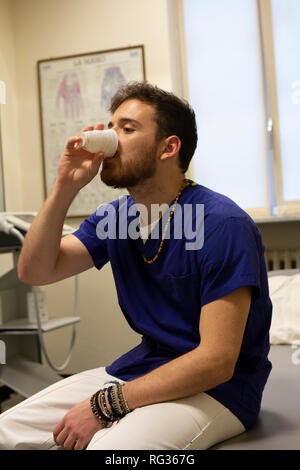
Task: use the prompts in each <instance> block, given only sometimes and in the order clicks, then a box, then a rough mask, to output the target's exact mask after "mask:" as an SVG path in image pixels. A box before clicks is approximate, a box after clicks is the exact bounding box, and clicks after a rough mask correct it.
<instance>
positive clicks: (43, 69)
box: [38, 46, 145, 216]
mask: <svg viewBox="0 0 300 470" xmlns="http://www.w3.org/2000/svg"><path fill="white" fill-rule="evenodd" d="M38 78H39V98H40V113H41V132H42V146H43V163H44V181H45V196H47V194H48V193H49V191H50V189H51V187H52V185H53V183H54V181H55V178H56V174H57V166H58V161H59V159H60V155H61V153H62V152H63V149H64V147H65V144H66V142H67V140H68V138H69V137H72V136H74V135H77V134H78V133H79V131H80V130H81V129H83V128H84V127H86V126H89V125H92V126H95V125H96V124H98V123H99V122H101V123H103V124H105V126H107V124H108V122H109V121H110V112H109V111H108V109H109V105H110V100H111V98H112V96H113V95H114V94H115V92H116V91H117V89H118V88H119V87H120V86H121V85H124V84H126V83H128V82H131V81H133V80H137V81H143V80H145V63H144V47H143V46H134V47H128V48H124V49H114V50H109V51H102V52H94V53H90V54H81V55H76V56H67V57H61V58H55V59H48V60H40V61H39V62H38ZM124 193H126V190H117V189H113V188H109V187H108V186H106V185H105V184H104V183H102V181H101V180H100V177H99V174H98V175H96V177H95V178H94V179H93V180H92V181H91V182H90V183H89V184H88V185H87V186H85V187H84V188H83V189H81V191H80V192H79V194H78V195H77V196H76V198H75V199H74V201H73V202H72V204H71V206H70V209H69V212H68V214H67V215H68V216H86V215H89V214H91V213H92V212H94V211H95V210H96V209H97V207H98V206H99V205H100V204H103V203H105V202H109V201H113V200H114V199H118V197H119V196H121V195H123V194H124Z"/></svg>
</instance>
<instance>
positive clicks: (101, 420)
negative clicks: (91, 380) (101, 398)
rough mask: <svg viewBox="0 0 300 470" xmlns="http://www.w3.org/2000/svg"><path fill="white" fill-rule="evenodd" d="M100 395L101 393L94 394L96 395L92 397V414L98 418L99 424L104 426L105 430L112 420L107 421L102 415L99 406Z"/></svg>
mask: <svg viewBox="0 0 300 470" xmlns="http://www.w3.org/2000/svg"><path fill="white" fill-rule="evenodd" d="M98 393H99V392H96V393H94V395H92V396H91V398H90V405H91V409H92V412H93V413H94V415H95V416H96V418H97V419H98V421H99V423H100V424H101V426H103V427H104V428H106V427H107V426H108V423H109V421H110V420H108V419H106V418H105V417H104V416H103V415H102V413H101V411H100V410H101V408H100V407H99V406H98V405H97V403H98Z"/></svg>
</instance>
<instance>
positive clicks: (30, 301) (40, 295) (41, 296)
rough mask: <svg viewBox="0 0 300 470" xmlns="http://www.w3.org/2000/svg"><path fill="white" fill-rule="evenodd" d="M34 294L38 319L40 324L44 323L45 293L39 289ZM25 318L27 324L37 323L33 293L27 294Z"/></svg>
mask: <svg viewBox="0 0 300 470" xmlns="http://www.w3.org/2000/svg"><path fill="white" fill-rule="evenodd" d="M36 292H37V302H38V308H39V314H40V319H41V322H46V321H48V310H47V301H46V293H45V292H43V291H42V290H39V289H38V290H37V291H36ZM27 317H28V321H29V323H37V319H36V318H37V317H36V308H35V298H34V294H33V292H27Z"/></svg>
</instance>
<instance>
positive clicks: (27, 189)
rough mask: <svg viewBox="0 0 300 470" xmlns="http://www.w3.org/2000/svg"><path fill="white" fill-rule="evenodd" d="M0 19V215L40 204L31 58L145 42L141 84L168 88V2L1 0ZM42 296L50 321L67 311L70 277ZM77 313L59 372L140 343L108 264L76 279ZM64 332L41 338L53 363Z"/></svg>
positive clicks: (101, 361) (37, 124) (34, 70)
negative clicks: (2, 89) (2, 191)
mask: <svg viewBox="0 0 300 470" xmlns="http://www.w3.org/2000/svg"><path fill="white" fill-rule="evenodd" d="M0 18H1V20H0V21H1V23H0V41H1V43H0V44H1V46H0V47H1V52H0V54H1V55H0V67H1V69H0V71H1V76H0V79H4V80H5V81H6V82H7V83H8V81H9V82H10V83H11V86H10V87H9V90H8V97H9V98H10V96H12V99H11V100H10V99H9V100H8V104H7V105H6V108H5V109H6V111H5V116H3V124H2V126H3V147H4V148H3V153H4V170H5V181H6V183H7V188H6V192H7V195H6V196H7V198H6V199H7V210H34V211H35V210H39V208H40V206H41V204H42V203H43V200H44V188H43V167H42V154H41V136H40V120H39V104H38V83H37V61H38V60H40V59H47V58H51V57H60V56H64V55H71V54H80V53H87V52H93V51H101V50H105V49H112V48H119V47H125V46H129V45H137V44H144V46H145V62H146V76H147V79H148V80H149V82H151V83H154V84H157V85H158V86H160V87H162V88H165V89H169V90H171V89H172V79H171V66H170V61H171V53H170V47H169V45H170V39H169V30H168V9H167V0H151V1H149V0H109V1H107V0H51V1H50V2H49V1H48V0H0ZM3 24H4V26H3ZM2 26H3V28H4V29H2ZM3 41H4V42H3ZM3 71H4V72H3ZM11 181H15V182H16V183H14V186H12V187H11V186H10V183H11ZM12 188H13V189H12ZM79 222H80V220H78V219H77V220H75V219H72V220H71V221H69V223H71V224H72V225H74V226H76V225H78V224H79ZM46 292H47V296H48V305H49V310H50V315H51V316H52V317H54V316H60V315H71V314H72V306H73V280H66V281H63V282H61V283H58V284H55V285H52V286H49V287H47V288H46ZM79 313H80V316H81V317H82V321H81V323H80V326H79V328H78V337H77V341H76V346H75V350H74V354H73V358H72V360H71V363H70V366H69V367H68V368H67V370H66V371H65V372H66V373H67V372H77V371H80V370H83V369H86V368H93V367H97V366H99V365H105V364H107V363H109V362H110V361H111V360H113V359H114V358H116V357H118V356H119V355H120V354H121V353H123V352H126V351H127V350H128V349H129V348H131V347H133V346H135V344H136V343H137V341H138V340H139V338H138V337H137V336H136V335H135V333H133V332H131V330H130V329H129V327H128V326H127V324H126V322H125V320H124V318H123V316H122V313H121V311H120V309H119V306H118V302H117V298H116V293H115V288H114V283H113V278H112V274H111V270H110V267H109V266H106V267H105V268H104V269H103V270H102V271H101V272H100V273H99V272H98V271H97V270H96V269H93V270H90V271H88V272H86V273H83V274H82V275H80V305H79ZM70 333H71V331H70V329H68V330H66V329H62V330H60V331H57V332H53V333H48V334H47V336H46V338H47V344H48V348H49V353H50V355H51V357H52V358H53V361H54V362H56V363H60V362H62V361H63V360H64V357H65V354H66V352H67V349H68V344H69V339H70Z"/></svg>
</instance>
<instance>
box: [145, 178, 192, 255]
mask: <svg viewBox="0 0 300 470" xmlns="http://www.w3.org/2000/svg"><path fill="white" fill-rule="evenodd" d="M189 184H190V181H189V180H186V179H185V180H184V182H183V184H182V185H181V187H180V189H179V192H178V194H177V196H176V197H175V200H174V204H173V206H172V209H171V211H170V215H169V218H168V221H167V223H166V226H165V228H164V231H163V234H162V237H161V242H160V245H159V248H158V250H157V252H156V254H155V256H154V257H153V258H152V259H147V258H146V256H144V255H143V260H144V261H145V263H148V264H152V263H154V261H156V260H157V258H158V256H159V254H160V252H161V250H162V249H163V246H164V242H165V236H166V233H167V230H168V227H169V225H170V222H171V220H172V218H173V216H174V213H175V209H176V206H177V203H178V201H179V198H180V196H181V193H182V191H183V190H184V189H185V188H186V187H187V186H188V185H189Z"/></svg>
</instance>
